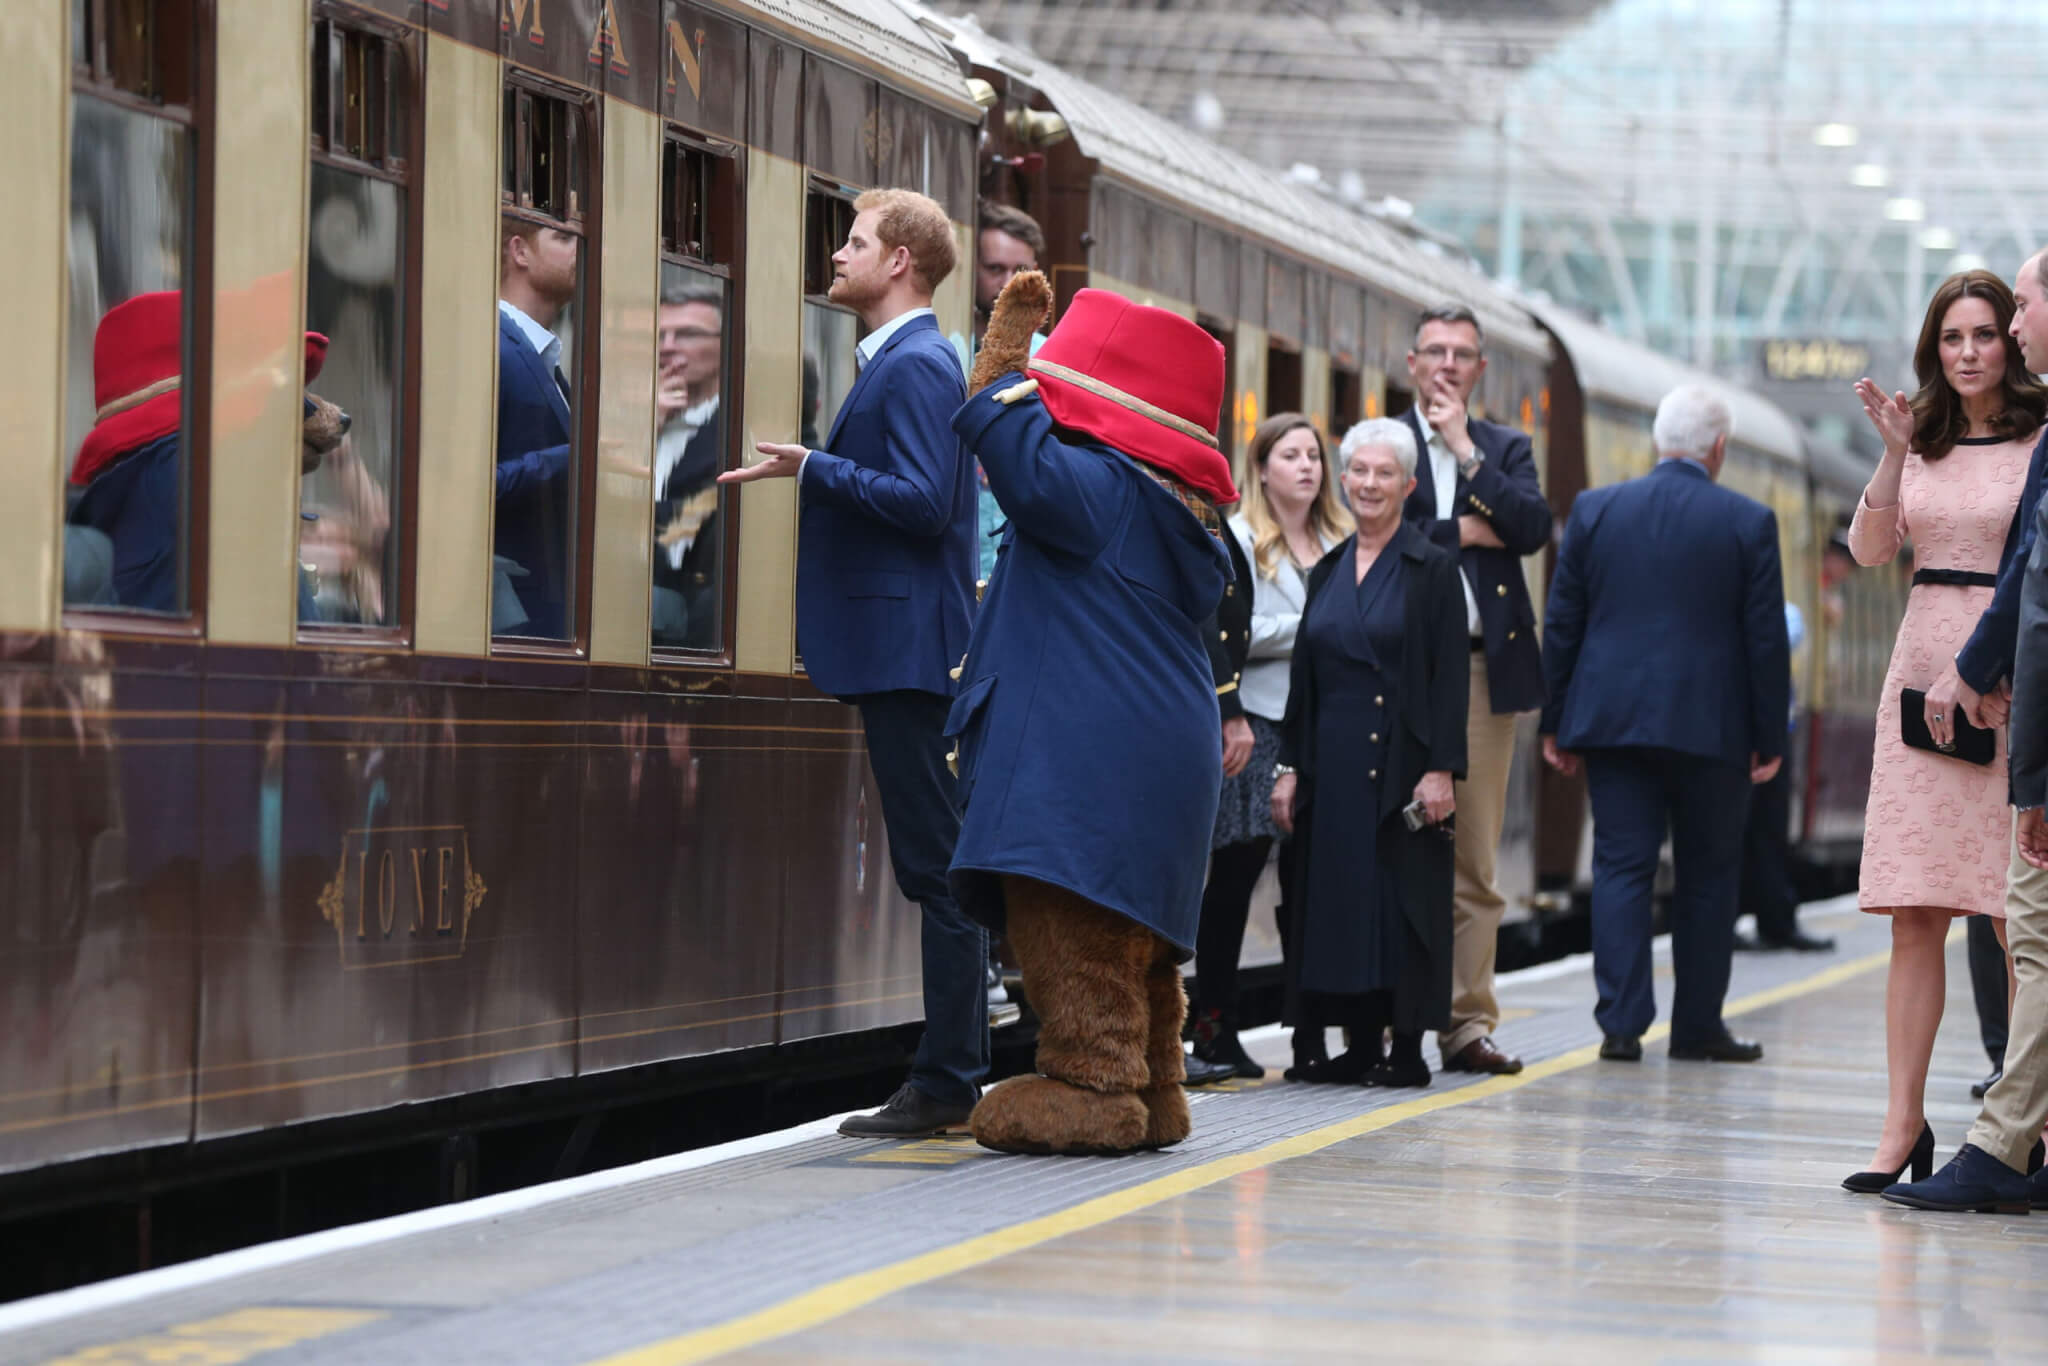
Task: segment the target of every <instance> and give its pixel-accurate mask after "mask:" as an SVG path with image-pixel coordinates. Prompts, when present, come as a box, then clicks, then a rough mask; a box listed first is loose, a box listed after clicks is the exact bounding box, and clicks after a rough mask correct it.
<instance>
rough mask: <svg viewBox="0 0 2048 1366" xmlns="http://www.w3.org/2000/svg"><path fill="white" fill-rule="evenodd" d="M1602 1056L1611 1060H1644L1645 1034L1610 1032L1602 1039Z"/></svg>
mask: <svg viewBox="0 0 2048 1366" xmlns="http://www.w3.org/2000/svg"><path fill="white" fill-rule="evenodd" d="M1600 1056H1601V1057H1603V1058H1605V1059H1607V1061H1609V1062H1641V1061H1642V1060H1643V1036H1642V1035H1640V1034H1609V1035H1608V1036H1607V1037H1606V1038H1604V1039H1602V1040H1600Z"/></svg>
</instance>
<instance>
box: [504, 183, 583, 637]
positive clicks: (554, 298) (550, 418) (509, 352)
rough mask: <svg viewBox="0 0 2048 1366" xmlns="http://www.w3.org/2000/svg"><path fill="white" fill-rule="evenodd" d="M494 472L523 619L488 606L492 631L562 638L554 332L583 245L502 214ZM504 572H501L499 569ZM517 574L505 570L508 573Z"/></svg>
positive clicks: (564, 573)
mask: <svg viewBox="0 0 2048 1366" xmlns="http://www.w3.org/2000/svg"><path fill="white" fill-rule="evenodd" d="M498 239H499V255H498V469H497V500H498V510H497V519H496V523H497V525H496V542H495V545H494V546H493V549H494V550H495V551H496V553H497V554H498V556H499V557H500V558H501V559H502V560H509V561H511V562H512V567H507V568H506V569H505V572H506V573H508V574H511V575H512V580H511V581H512V590H513V592H514V593H515V594H517V596H518V605H519V608H520V609H521V610H522V611H523V612H524V613H525V616H526V621H525V624H524V625H518V626H516V627H515V626H511V625H509V624H508V619H507V618H506V617H505V616H504V615H503V612H502V610H501V609H504V608H509V604H501V603H497V602H494V603H493V605H492V616H493V629H494V630H495V629H500V628H503V629H510V630H516V633H517V634H519V635H528V636H540V637H543V638H546V639H553V640H559V639H563V638H565V637H566V636H567V635H568V633H569V625H570V623H569V610H568V605H567V594H568V584H569V564H570V555H571V551H572V549H573V547H572V546H571V544H570V538H571V536H572V535H573V530H572V528H573V522H572V520H571V518H572V514H573V512H574V506H575V505H574V501H573V497H574V490H573V489H572V488H571V473H570V471H571V465H572V460H571V452H572V448H573V446H572V443H573V437H572V432H573V430H574V428H573V426H572V419H571V417H570V411H569V408H570V404H569V399H570V394H571V389H570V386H569V380H568V377H567V376H566V375H565V374H564V373H563V370H562V339H561V338H560V337H558V336H556V335H555V333H554V330H553V329H554V327H555V325H556V324H557V323H559V322H560V321H561V317H562V312H563V310H564V309H566V308H568V306H569V304H570V302H571V301H573V300H574V299H575V297H576V283H577V279H578V270H577V254H578V249H579V248H580V247H581V245H582V239H581V238H579V237H577V236H576V235H575V234H574V233H568V232H563V231H561V230H560V229H559V228H550V227H545V226H543V225H541V224H539V223H528V222H525V221H523V220H521V219H516V218H506V219H504V220H503V222H502V226H501V228H500V231H499V235H498ZM501 567H503V566H501ZM515 567H516V569H517V571H519V572H516V573H514V572H513V568H515Z"/></svg>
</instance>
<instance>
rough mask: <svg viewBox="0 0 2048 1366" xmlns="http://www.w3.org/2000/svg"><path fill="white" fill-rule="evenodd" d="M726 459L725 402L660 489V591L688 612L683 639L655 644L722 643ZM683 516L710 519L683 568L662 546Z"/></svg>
mask: <svg viewBox="0 0 2048 1366" xmlns="http://www.w3.org/2000/svg"><path fill="white" fill-rule="evenodd" d="M724 460H725V404H724V403H723V402H721V403H720V404H719V405H718V407H717V409H716V410H715V411H714V412H713V413H712V414H711V419H710V421H708V422H706V423H705V424H704V425H703V426H702V427H699V428H698V429H697V431H696V434H695V435H693V436H692V437H691V438H690V439H689V441H688V442H687V443H686V444H685V445H684V446H683V453H682V457H681V458H680V459H678V460H677V461H676V463H675V464H674V466H672V467H671V468H670V470H669V472H668V478H667V480H666V481H664V482H663V484H662V486H661V487H660V488H659V489H657V490H655V498H654V536H655V544H654V587H655V588H656V589H664V588H665V589H668V590H669V591H671V592H673V593H676V594H678V595H680V597H681V599H682V605H683V613H684V628H683V631H682V633H681V635H680V636H679V637H675V638H663V639H658V640H657V641H656V642H655V643H656V644H658V645H682V646H685V647H687V648H690V649H698V650H708V649H712V648H714V647H716V646H717V645H718V644H719V643H720V642H719V639H718V570H719V561H720V559H721V558H722V557H723V555H724V553H725V551H724V542H723V538H722V537H721V535H720V532H721V530H722V528H721V518H720V515H719V505H718V503H717V502H716V501H715V500H716V499H717V498H718V485H717V484H716V483H715V482H714V481H715V480H716V479H717V477H718V471H719V469H720V467H721V466H722V465H723V463H724ZM707 499H708V500H712V505H711V507H710V509H708V515H705V514H706V512H707V509H705V508H704V507H703V506H702V503H703V502H704V501H705V500H707ZM678 515H681V516H685V517H691V518H694V517H696V516H700V515H701V516H704V517H705V520H704V521H703V523H702V524H701V525H700V526H699V527H698V528H697V533H696V535H695V536H694V537H693V538H692V539H691V541H690V548H689V549H688V550H686V551H684V552H683V560H682V564H681V565H676V564H674V563H672V562H671V561H670V559H669V554H668V548H667V547H666V546H664V545H662V544H661V533H662V529H663V528H664V527H667V526H668V525H669V524H670V523H671V522H672V521H673V520H674V519H675V518H676V517H677V516H678Z"/></svg>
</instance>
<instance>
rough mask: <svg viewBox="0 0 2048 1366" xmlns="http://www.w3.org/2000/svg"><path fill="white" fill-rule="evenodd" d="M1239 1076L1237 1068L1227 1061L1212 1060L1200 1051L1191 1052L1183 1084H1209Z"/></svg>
mask: <svg viewBox="0 0 2048 1366" xmlns="http://www.w3.org/2000/svg"><path fill="white" fill-rule="evenodd" d="M1236 1076H1237V1069H1236V1068H1235V1067H1232V1066H1231V1065H1230V1064H1229V1063H1227V1062H1210V1061H1209V1060H1208V1059H1207V1058H1204V1057H1202V1056H1201V1055H1200V1054H1199V1053H1191V1054H1189V1055H1188V1060H1187V1076H1186V1077H1184V1078H1183V1079H1182V1080H1181V1085H1182V1086H1208V1085H1210V1084H1212V1083H1214V1082H1219V1081H1230V1080H1231V1079H1232V1078H1234V1077H1236Z"/></svg>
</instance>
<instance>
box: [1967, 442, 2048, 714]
mask: <svg viewBox="0 0 2048 1366" xmlns="http://www.w3.org/2000/svg"><path fill="white" fill-rule="evenodd" d="M2035 458H2036V459H2037V460H2038V459H2039V458H2040V452H2039V451H2038V450H2037V451H2036V452H2035ZM2028 487H2029V488H2030V489H2031V490H2034V491H2035V493H2036V497H2037V500H2038V496H2039V484H2038V482H2037V481H2036V480H2033V479H2029V480H2028ZM2037 506H2038V501H2037ZM2032 511H2033V509H2029V508H2025V507H2022V508H2021V509H2020V513H2021V516H2020V525H2019V535H2020V543H2019V545H2018V546H2017V547H2016V548H2015V549H2014V550H2013V553H2012V554H2011V556H2010V557H2008V558H2007V560H2006V562H2005V567H2004V568H2002V569H2000V570H1999V572H1998V590H1997V591H1996V592H1994V593H1993V594H1992V595H1991V605H1990V606H1989V607H1987V608H1985V609H1984V615H1983V616H1981V617H1979V618H1977V627H1976V629H1975V630H1973V631H1971V632H1970V638H1969V640H1968V641H1966V642H1965V643H1964V645H1963V648H1962V650H1961V651H1960V652H1958V653H1957V655H1956V673H1957V674H1959V675H1960V676H1961V677H1962V680H1963V682H1965V683H1967V684H1969V685H1970V686H1971V687H1972V688H1973V689H1975V690H1976V691H1978V692H1980V693H1987V692H1990V691H1991V690H1992V689H1993V688H1995V687H1997V686H1998V683H1999V680H2000V679H2002V678H2004V677H2005V676H2006V675H2007V674H2008V673H2011V672H2012V667H2013V653H2014V651H2015V649H2016V648H2017V646H2018V642H2019V630H2020V594H2021V590H2022V588H2023V586H2024V584H2025V582H2026V577H2027V562H2028V560H2029V559H2030V558H2031V557H2032V555H2033V550H2034V542H2035V539H2036V536H2037V534H2038V533H2037V530H2036V519H2035V518H2034V517H2033V516H2032V515H2030V514H2031V512H2032Z"/></svg>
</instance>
